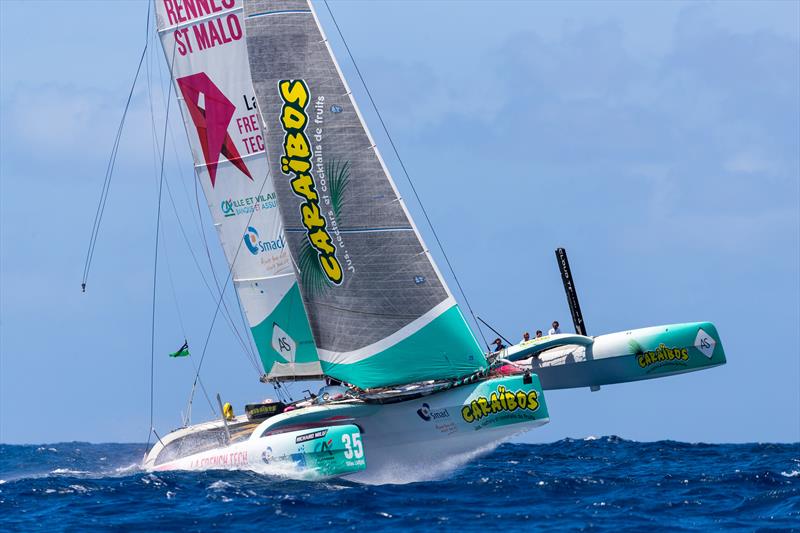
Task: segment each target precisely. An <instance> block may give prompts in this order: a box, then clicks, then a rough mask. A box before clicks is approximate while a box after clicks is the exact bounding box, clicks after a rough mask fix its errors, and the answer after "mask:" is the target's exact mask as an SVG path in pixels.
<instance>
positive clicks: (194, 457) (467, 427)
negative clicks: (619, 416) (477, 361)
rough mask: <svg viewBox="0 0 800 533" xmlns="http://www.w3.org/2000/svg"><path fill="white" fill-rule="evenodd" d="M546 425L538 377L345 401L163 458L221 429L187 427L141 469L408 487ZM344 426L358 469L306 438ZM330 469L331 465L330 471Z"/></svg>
mask: <svg viewBox="0 0 800 533" xmlns="http://www.w3.org/2000/svg"><path fill="white" fill-rule="evenodd" d="M526 381H527V383H526ZM548 421H549V415H548V412H547V406H546V404H545V401H544V396H543V394H542V390H541V386H540V384H539V380H538V378H537V377H536V376H535V375H533V376H528V377H525V376H522V375H517V376H508V377H502V378H493V379H487V380H484V381H481V382H478V383H474V384H469V385H463V386H460V387H456V388H453V389H449V390H446V391H442V392H437V393H434V394H431V395H428V396H424V397H421V398H415V399H411V400H405V401H400V402H396V403H390V404H377V403H366V402H363V401H360V400H346V401H340V402H334V403H330V404H324V405H315V406H310V407H304V408H302V409H297V410H294V411H290V412H288V413H283V414H280V415H276V416H273V417H271V418H269V419H267V420H265V421H264V422H261V423H260V424H258V425H256V426H254V427H252V425H250V426H251V427H248V424H247V421H246V420H243V417H241V419H240V420H238V421H237V422H236V423H234V424H232V430H233V431H236V430H239V431H242V432H247V434H246V436H245V437H244V438H241V436H240V438H239V439H238V440H237V441H235V442H234V441H233V438H235V435H234V434H232V441H231V443H230V444H229V445H227V446H226V445H224V444H223V445H214V446H212V447H210V448H209V449H206V450H204V451H201V452H199V453H191V454H189V455H180V456H176V457H169V456H165V455H162V454H164V453H167V451H168V449H169V447H170V446H171V445H174V444H173V443H174V442H176V439H186V438H192V437H194V438H197V439H202V438H205V437H209V438H211V439H215V438H216V439H218V438H219V434H220V431H221V428H222V423H221V422H210V423H206V424H201V425H198V426H195V427H193V428H192V427H190V428H184V429H181V430H178V431H176V432H173V433H171V434H170V435H167V436H166V437H165V438H164V439H163V440H162V441H161V442H160V443H157V444H156V445H155V446H154V447H153V449H152V450H151V451H150V453H149V454H148V456H147V457H146V459H145V462H144V467H145V468H146V469H148V470H205V469H212V468H235V469H253V470H258V471H266V472H271V473H276V474H283V475H288V476H290V477H300V478H314V479H320V478H326V477H347V478H348V479H353V480H356V481H361V482H371V483H406V482H411V481H417V480H422V479H429V478H432V477H436V476H437V475H440V474H442V473H443V472H446V471H447V470H451V469H453V468H456V467H458V466H460V465H461V464H464V463H465V462H467V461H469V460H470V459H471V458H473V457H475V456H476V455H478V454H480V453H483V452H486V451H490V450H491V449H492V448H493V447H494V446H496V445H497V444H499V443H501V442H503V441H504V440H507V439H509V438H511V437H512V436H513V435H515V434H518V433H521V432H524V431H527V430H529V429H532V428H534V427H538V426H540V425H542V424H545V423H547V422H548ZM342 426H346V427H347V428H348V429H347V431H344V432H342V431H339V432H338V433H336V435H335V436H336V438H337V439H338V438H340V435H342V436H343V435H345V434H348V435H350V434H354V431H356V432H358V434H359V435H358V439H359V440H360V442H361V443H362V444H363V454H364V455H363V457H364V459H365V461H366V467H365V468H362V467H360V466H359V465H355V466H353V467H352V468H351V467H349V466H348V465H347V464H345V463H344V462H343V461H342V460H343V459H344V454H346V453H347V451H348V450H347V448H346V447H343V443H342V442H341V441H337V442H333V443H331V446H334V447H336V446H338V447H339V448H338V449H330V450H323V451H321V452H320V450H319V448H320V446H317V445H316V444H318V443H315V442H313V441H315V440H318V439H313V438H311V437H313V434H314V432H323V431H326V432H327V433H326V434H325V436H323V437H320V438H321V439H322V441H323V442H327V441H328V440H330V435H333V434H334V433H335V432H336V431H338V430H337V429H336V428H339V427H342ZM351 428H352V429H351ZM212 435H213V436H212ZM300 437H301V438H303V439H307V440H304V441H303V442H302V444H303V449H302V450H300V449H298V448H297V447H294V448H293V444H294V445H297V444H299V443H296V442H295V441H296V439H298V438H300ZM293 439H294V440H293ZM350 439H351V442H352V437H351V438H350ZM212 443H214V441H213V440H212ZM328 452H330V453H328ZM336 453H339V458H338V459H331V460H329V461H328V463H326V464H327V470H326V469H325V468H320V467H319V464H320V460H321V459H324V458H325V457H327V455H326V454H328V455H335V454H336ZM353 453H355V452H353ZM317 454H321V455H317ZM334 462H336V463H337V464H336V465H331V463H334Z"/></svg>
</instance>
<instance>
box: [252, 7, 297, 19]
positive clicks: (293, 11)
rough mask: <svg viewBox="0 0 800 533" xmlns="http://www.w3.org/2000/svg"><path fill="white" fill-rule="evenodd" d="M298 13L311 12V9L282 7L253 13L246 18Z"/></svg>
mask: <svg viewBox="0 0 800 533" xmlns="http://www.w3.org/2000/svg"><path fill="white" fill-rule="evenodd" d="M297 13H311V10H310V9H281V10H278V11H265V12H263V13H253V14H252V15H247V16H246V17H245V19H255V18H260V17H269V16H271V15H294V14H297Z"/></svg>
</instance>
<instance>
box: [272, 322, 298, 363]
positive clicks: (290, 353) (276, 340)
mask: <svg viewBox="0 0 800 533" xmlns="http://www.w3.org/2000/svg"><path fill="white" fill-rule="evenodd" d="M272 349H273V350H275V351H276V352H278V353H279V354H280V356H281V357H283V358H284V359H286V361H287V362H289V363H294V361H295V353H296V352H297V343H296V342H294V339H293V338H291V337H290V336H289V334H288V333H286V332H285V331H283V329H281V327H280V326H278V324H277V323H275V322H273V323H272Z"/></svg>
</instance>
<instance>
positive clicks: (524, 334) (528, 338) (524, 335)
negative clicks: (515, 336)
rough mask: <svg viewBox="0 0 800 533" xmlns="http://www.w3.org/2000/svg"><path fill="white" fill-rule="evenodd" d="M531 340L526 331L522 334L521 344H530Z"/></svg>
mask: <svg viewBox="0 0 800 533" xmlns="http://www.w3.org/2000/svg"><path fill="white" fill-rule="evenodd" d="M529 340H531V334H530V333H528V332H527V331H526V332H525V333H523V334H522V340H521V341H520V342H528V341H529Z"/></svg>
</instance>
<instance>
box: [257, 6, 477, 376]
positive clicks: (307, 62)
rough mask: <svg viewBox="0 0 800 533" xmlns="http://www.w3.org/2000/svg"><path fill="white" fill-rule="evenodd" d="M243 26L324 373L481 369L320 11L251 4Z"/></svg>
mask: <svg viewBox="0 0 800 533" xmlns="http://www.w3.org/2000/svg"><path fill="white" fill-rule="evenodd" d="M245 27H246V35H247V49H248V57H249V62H250V69H251V73H252V78H253V83H254V88H255V93H256V97H257V100H258V108H259V110H260V112H261V116H262V119H263V122H264V126H265V129H266V132H267V138H266V146H267V154H268V160H269V164H270V165H271V169H272V175H273V176H274V182H275V190H276V193H277V195H278V205H279V209H280V213H281V217H282V219H283V221H284V231H285V233H286V239H287V244H288V247H289V250H290V253H291V255H292V259H293V261H294V265H295V268H296V270H297V277H298V284H299V287H300V291H301V294H302V297H303V303H304V305H305V307H306V311H307V314H308V317H309V321H310V324H311V330H312V333H313V336H314V340H315V343H316V345H317V352H318V356H319V359H320V362H321V364H322V369H323V371H324V372H325V373H326V374H327V375H330V376H333V377H336V378H338V379H341V380H344V381H347V382H349V383H352V384H354V385H356V386H359V387H362V388H369V387H377V386H383V385H391V384H400V383H409V382H413V381H421V380H429V379H441V378H452V377H457V376H463V375H466V374H469V373H471V372H474V371H475V370H478V369H481V368H483V367H484V366H485V365H486V360H485V358H484V356H483V354H482V351H481V349H480V347H479V345H478V343H477V341H476V340H475V338H474V336H473V335H472V332H471V331H470V329H469V327H468V326H467V324H466V322H465V320H464V317H463V315H462V313H461V311H460V309H459V308H458V305H457V304H456V301H455V299H454V298H453V296H452V294H451V293H450V291H449V289H448V288H447V286H446V284H445V282H444V280H443V279H442V276H441V275H440V273H439V271H438V269H437V268H436V266H435V264H434V262H433V259H432V258H431V256H430V254H429V252H428V250H427V248H426V247H425V246H424V244H423V242H422V239H421V237H420V235H419V233H418V231H417V229H416V228H415V226H414V225H413V222H412V221H411V217H410V215H409V213H408V211H407V210H406V208H405V206H404V205H403V202H402V201H401V200H400V197H399V194H398V192H397V189H396V188H395V185H394V183H393V182H392V180H391V177H390V176H389V173H388V171H387V169H386V167H385V165H384V163H383V161H382V159H381V157H380V154H379V153H378V151H377V149H376V148H375V143H374V142H373V140H372V137H371V136H370V134H369V132H368V131H367V129H366V127H365V125H364V123H363V120H362V118H361V115H360V113H359V111H358V108H357V107H356V105H355V102H354V101H353V99H352V97H351V94H350V90H349V88H348V87H347V84H346V82H345V81H344V78H343V76H342V75H341V72H340V70H339V68H338V65H337V64H336V62H335V59H334V57H333V54H332V52H331V50H330V48H329V46H328V43H327V40H326V39H325V37H324V35H323V33H322V30H321V28H320V26H319V23H318V21H317V19H316V15H315V13H314V11H313V8H312V6H311V5H310V4H308V3H307V2H305V1H304V0H273V1H269V0H253V1H250V0H246V1H245Z"/></svg>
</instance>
